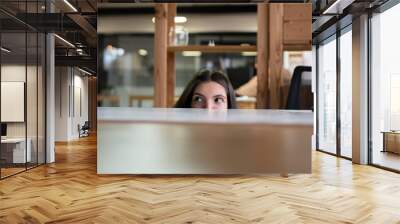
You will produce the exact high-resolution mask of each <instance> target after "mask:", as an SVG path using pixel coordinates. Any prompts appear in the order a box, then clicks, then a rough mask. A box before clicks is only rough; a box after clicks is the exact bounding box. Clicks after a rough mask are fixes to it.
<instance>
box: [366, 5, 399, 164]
mask: <svg viewBox="0 0 400 224" xmlns="http://www.w3.org/2000/svg"><path fill="white" fill-rule="evenodd" d="M398 21H400V5H396V6H394V7H393V8H390V9H389V10H387V11H385V12H383V13H381V14H377V15H375V16H374V17H373V18H372V52H373V54H372V80H371V88H372V90H371V91H372V93H371V98H372V100H371V104H372V105H371V109H372V111H371V116H372V117H371V120H372V127H371V128H372V130H371V131H372V163H373V164H377V165H381V166H384V167H388V168H392V169H396V170H400V155H399V154H400V133H399V132H398V131H399V130H400V110H399V109H400V108H399V107H400V106H399V96H400V63H399V61H398V54H399V52H400V45H399V44H398V40H399V38H400V33H399V32H398V30H396V29H393V27H397V25H398V24H397V23H398Z"/></svg>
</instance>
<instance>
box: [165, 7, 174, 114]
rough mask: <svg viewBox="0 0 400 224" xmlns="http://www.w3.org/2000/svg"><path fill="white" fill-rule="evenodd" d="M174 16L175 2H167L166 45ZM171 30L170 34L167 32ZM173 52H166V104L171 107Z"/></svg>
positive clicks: (172, 94) (172, 99)
mask: <svg viewBox="0 0 400 224" xmlns="http://www.w3.org/2000/svg"><path fill="white" fill-rule="evenodd" d="M175 16H176V3H168V16H167V21H168V22H167V23H168V29H167V30H168V33H167V36H168V35H169V36H168V46H169V45H170V44H171V42H170V41H171V40H170V38H171V37H173V36H174V35H175ZM171 31H173V32H172V33H171V34H169V32H171ZM175 80H176V74H175V52H168V53H167V106H168V107H173V106H174V104H175Z"/></svg>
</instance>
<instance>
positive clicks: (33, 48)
mask: <svg viewBox="0 0 400 224" xmlns="http://www.w3.org/2000/svg"><path fill="white" fill-rule="evenodd" d="M27 38H28V39H27V43H28V46H27V53H28V57H27V58H28V61H27V74H26V78H27V80H26V91H27V95H26V96H27V99H26V105H27V106H26V115H27V117H26V118H27V121H26V125H27V143H28V145H27V149H28V150H29V151H30V153H28V156H29V158H28V160H27V167H28V168H31V167H34V166H36V165H37V150H38V142H37V130H38V129H37V121H38V120H37V116H38V114H37V91H38V88H37V78H38V77H37V76H38V67H37V62H38V56H37V53H38V52H37V50H38V49H37V42H38V36H37V33H36V32H28V33H27Z"/></svg>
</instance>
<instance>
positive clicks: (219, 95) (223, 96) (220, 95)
mask: <svg viewBox="0 0 400 224" xmlns="http://www.w3.org/2000/svg"><path fill="white" fill-rule="evenodd" d="M213 97H222V98H226V96H225V95H222V94H218V95H214V96H213Z"/></svg>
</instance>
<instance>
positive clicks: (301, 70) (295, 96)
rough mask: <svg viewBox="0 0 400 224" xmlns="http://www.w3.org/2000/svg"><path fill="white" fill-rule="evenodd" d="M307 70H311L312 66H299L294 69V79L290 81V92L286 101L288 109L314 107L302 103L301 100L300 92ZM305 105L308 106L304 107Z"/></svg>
mask: <svg viewBox="0 0 400 224" xmlns="http://www.w3.org/2000/svg"><path fill="white" fill-rule="evenodd" d="M306 72H311V66H297V67H296V68H295V69H294V72H293V76H292V80H291V82H290V87H289V94H288V98H287V101H286V109H288V110H300V109H312V105H301V102H300V101H301V99H300V93H301V87H302V80H304V77H303V75H304V74H305V73H306ZM310 84H311V83H310ZM303 85H304V84H303ZM310 87H311V85H310ZM310 91H311V88H310ZM311 96H312V94H311ZM304 107H306V108H304ZM309 107H310V108H309Z"/></svg>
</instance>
